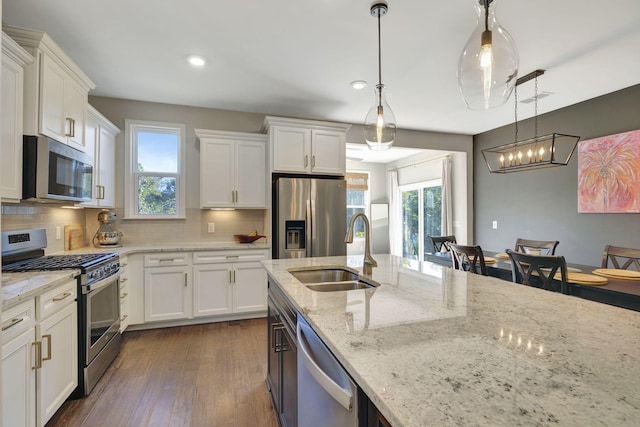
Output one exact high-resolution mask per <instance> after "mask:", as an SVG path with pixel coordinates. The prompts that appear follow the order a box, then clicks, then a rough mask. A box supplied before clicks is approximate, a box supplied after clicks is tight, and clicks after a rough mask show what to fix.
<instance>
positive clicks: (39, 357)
mask: <svg viewBox="0 0 640 427" xmlns="http://www.w3.org/2000/svg"><path fill="white" fill-rule="evenodd" d="M31 345H32V346H35V347H36V365H35V366H32V367H31V369H34V370H36V369H40V368H42V343H41V342H40V341H36V342H32V343H31Z"/></svg>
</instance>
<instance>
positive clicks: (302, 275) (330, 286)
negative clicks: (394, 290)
mask: <svg viewBox="0 0 640 427" xmlns="http://www.w3.org/2000/svg"><path fill="white" fill-rule="evenodd" d="M289 273H291V275H293V277H295V278H296V279H298V280H299V281H300V282H302V283H304V284H305V286H306V287H307V288H309V289H310V290H312V291H316V292H337V291H351V290H354V289H368V288H374V287H376V286H378V284H377V283H375V282H370V281H368V280H364V279H362V278H360V276H358V274H357V273H354V272H352V271H349V270H345V269H342V268H336V267H328V268H317V269H313V270H293V271H291V270H289Z"/></svg>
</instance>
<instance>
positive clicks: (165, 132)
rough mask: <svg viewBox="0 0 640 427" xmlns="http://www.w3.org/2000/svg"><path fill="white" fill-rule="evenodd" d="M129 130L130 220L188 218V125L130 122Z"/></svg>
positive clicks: (126, 211) (127, 207) (126, 202)
mask: <svg viewBox="0 0 640 427" xmlns="http://www.w3.org/2000/svg"><path fill="white" fill-rule="evenodd" d="M126 127H127V131H126V132H127V133H126V135H127V147H128V150H127V154H128V156H127V171H128V178H129V179H128V181H127V182H129V185H126V186H125V195H126V197H125V213H126V217H128V218H184V177H183V176H182V174H183V170H184V165H183V159H184V155H183V151H184V147H183V144H184V142H183V141H184V125H176V124H168V123H152V122H134V121H129V120H127V122H126ZM127 190H129V191H127Z"/></svg>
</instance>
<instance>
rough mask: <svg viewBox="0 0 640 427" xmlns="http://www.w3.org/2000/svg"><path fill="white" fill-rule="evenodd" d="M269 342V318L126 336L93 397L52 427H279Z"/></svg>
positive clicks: (65, 409)
mask: <svg viewBox="0 0 640 427" xmlns="http://www.w3.org/2000/svg"><path fill="white" fill-rule="evenodd" d="M266 342H267V321H266V319H253V320H242V321H234V322H220V323H211V324H206V325H196V326H185V327H175V328H166V329H155V330H149V331H134V332H125V334H124V335H123V346H122V349H121V351H120V354H119V355H118V357H117V358H116V360H114V362H113V364H112V365H111V366H110V367H109V369H108V370H107V372H106V373H105V375H104V376H103V377H102V379H101V380H100V381H99V382H98V384H97V385H96V387H95V388H94V390H93V391H92V392H91V394H90V395H89V396H88V397H86V398H84V399H80V400H74V401H68V402H65V404H64V405H63V406H62V408H61V409H60V410H59V411H58V412H57V413H56V414H55V415H54V417H53V418H52V419H51V420H50V421H49V423H47V427H58V426H65V427H66V426H73V427H76V426H78V427H90V426H91V427H94V426H109V427H125V426H131V427H143V426H154V427H155V426H171V427H177V426H193V427H200V426H202V427H210V426H224V427H227V426H228V427H231V426H233V427H245V426H247V427H248V426H251V427H253V426H256V427H258V426H265V427H277V426H278V421H277V417H276V413H275V411H274V409H273V406H272V404H271V396H270V395H269V393H268V391H267V389H266V387H265V383H264V380H265V376H266V367H267V344H266Z"/></svg>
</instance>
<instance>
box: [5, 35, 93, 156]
mask: <svg viewBox="0 0 640 427" xmlns="http://www.w3.org/2000/svg"><path fill="white" fill-rule="evenodd" d="M3 30H4V31H5V32H6V33H7V34H8V35H9V36H11V38H13V39H14V40H15V41H16V42H17V43H18V44H19V45H20V46H22V47H23V48H24V49H26V50H27V52H29V53H30V54H31V55H32V56H33V58H34V61H33V63H31V64H30V65H28V66H27V67H26V69H25V89H24V96H25V99H24V133H25V134H26V135H38V134H42V135H46V136H48V137H50V138H53V139H55V140H57V141H60V142H63V143H65V144H68V145H69V146H71V147H74V148H77V149H79V150H82V151H85V124H86V120H87V106H88V94H89V91H90V90H91V89H95V87H96V85H95V84H94V83H93V82H92V81H91V80H90V79H89V77H87V75H86V74H84V73H83V72H82V70H81V69H80V68H78V66H77V65H76V64H75V63H74V62H73V61H72V60H71V58H69V56H67V54H66V53H64V51H63V50H62V49H60V47H59V46H58V45H57V44H56V43H55V42H54V41H53V39H51V37H49V36H48V35H47V34H46V33H44V32H42V31H35V30H28V29H24V28H17V27H10V26H3Z"/></svg>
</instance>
